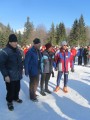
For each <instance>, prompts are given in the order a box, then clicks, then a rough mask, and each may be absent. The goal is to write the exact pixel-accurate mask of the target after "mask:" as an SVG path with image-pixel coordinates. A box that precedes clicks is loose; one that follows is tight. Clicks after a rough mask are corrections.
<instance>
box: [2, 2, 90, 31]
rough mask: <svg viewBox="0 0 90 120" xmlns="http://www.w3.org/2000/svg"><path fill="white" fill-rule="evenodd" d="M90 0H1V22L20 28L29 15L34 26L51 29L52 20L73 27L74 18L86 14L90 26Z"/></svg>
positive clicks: (86, 20) (85, 19) (16, 28)
mask: <svg viewBox="0 0 90 120" xmlns="http://www.w3.org/2000/svg"><path fill="white" fill-rule="evenodd" d="M89 11H90V0H1V1H0V22H1V23H3V24H4V25H7V24H8V23H9V24H10V26H11V28H13V29H14V30H18V29H21V28H23V27H24V24H25V22H26V20H27V17H28V16H29V17H30V22H32V23H33V24H34V27H37V26H38V25H44V26H45V28H46V30H49V29H50V27H51V24H52V22H53V23H54V25H55V26H56V25H57V24H59V23H60V22H63V23H64V24H65V27H67V28H68V27H69V28H71V27H72V25H73V23H74V20H75V19H79V18H80V16H81V14H82V15H83V16H84V21H85V24H86V25H88V26H90V13H89Z"/></svg>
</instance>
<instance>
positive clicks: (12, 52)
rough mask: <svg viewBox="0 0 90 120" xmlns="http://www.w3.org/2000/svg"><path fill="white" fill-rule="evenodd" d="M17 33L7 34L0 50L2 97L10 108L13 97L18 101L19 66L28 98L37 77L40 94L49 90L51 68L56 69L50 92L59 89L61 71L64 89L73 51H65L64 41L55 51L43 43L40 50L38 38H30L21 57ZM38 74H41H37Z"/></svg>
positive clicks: (64, 88)
mask: <svg viewBox="0 0 90 120" xmlns="http://www.w3.org/2000/svg"><path fill="white" fill-rule="evenodd" d="M17 43H18V40H17V37H16V35H15V34H10V35H9V39H8V43H7V45H6V47H5V48H3V49H2V50H1V51H0V71H1V73H2V75H3V78H4V81H5V85H6V90H7V94H6V101H7V106H8V109H9V110H11V111H12V110H14V106H13V101H15V102H18V103H22V102H23V101H22V100H21V99H20V98H19V92H20V80H21V79H22V77H23V68H24V69H25V75H26V76H28V77H29V79H30V82H29V93H30V99H31V100H32V101H35V102H36V101H38V99H37V94H36V91H37V87H38V84H39V79H41V80H40V94H41V95H42V96H46V93H48V94H51V91H50V90H49V89H48V83H49V80H50V76H51V74H52V72H53V68H54V69H55V70H57V71H58V75H57V85H56V88H55V90H54V92H57V91H58V90H59V89H60V80H61V77H62V75H63V74H64V87H63V91H64V92H65V93H67V92H68V89H67V83H68V73H69V70H70V69H71V68H72V67H73V60H74V59H73V58H74V57H73V55H72V54H71V52H70V51H68V44H67V42H66V41H62V43H61V48H60V49H59V50H58V52H56V53H55V52H53V51H52V44H51V43H47V44H45V50H44V51H42V52H41V51H40V46H41V41H40V39H39V38H35V39H34V40H33V46H32V47H31V48H30V49H29V50H28V51H27V53H26V55H25V58H24V59H23V57H22V53H21V51H20V49H19V48H18V47H17ZM40 75H41V77H40Z"/></svg>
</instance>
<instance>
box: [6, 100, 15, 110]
mask: <svg viewBox="0 0 90 120" xmlns="http://www.w3.org/2000/svg"><path fill="white" fill-rule="evenodd" d="M7 106H8V109H9V110H10V111H13V110H14V107H13V104H12V102H8V103H7Z"/></svg>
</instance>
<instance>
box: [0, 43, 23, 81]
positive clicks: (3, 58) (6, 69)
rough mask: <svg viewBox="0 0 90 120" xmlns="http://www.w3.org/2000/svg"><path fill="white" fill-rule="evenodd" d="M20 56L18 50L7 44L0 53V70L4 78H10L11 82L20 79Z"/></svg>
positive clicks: (21, 64) (21, 66) (21, 67)
mask: <svg viewBox="0 0 90 120" xmlns="http://www.w3.org/2000/svg"><path fill="white" fill-rule="evenodd" d="M22 69H23V63H22V55H21V52H20V50H19V49H18V48H13V47H11V46H10V45H9V44H8V45H7V46H6V47H5V48H4V49H2V51H0V70H1V73H2V75H3V77H4V78H5V77H6V76H9V77H10V80H11V81H17V80H21V79H22Z"/></svg>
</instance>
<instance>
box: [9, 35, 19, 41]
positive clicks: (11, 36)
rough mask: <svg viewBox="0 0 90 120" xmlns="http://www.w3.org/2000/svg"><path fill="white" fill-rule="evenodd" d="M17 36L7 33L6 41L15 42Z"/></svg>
mask: <svg viewBox="0 0 90 120" xmlns="http://www.w3.org/2000/svg"><path fill="white" fill-rule="evenodd" d="M17 41H18V40H17V36H16V35H15V34H10V35H9V41H8V42H17Z"/></svg>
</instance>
